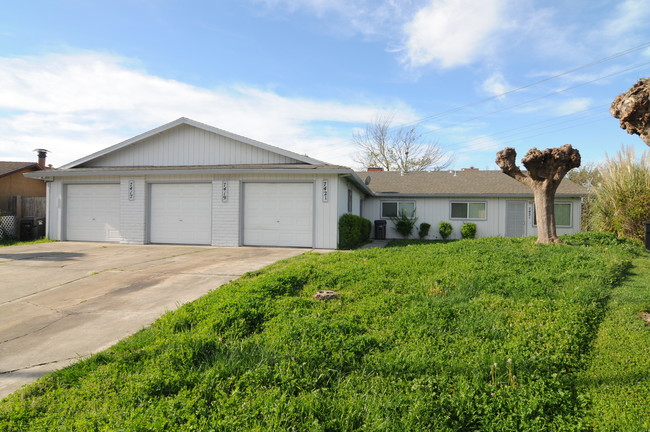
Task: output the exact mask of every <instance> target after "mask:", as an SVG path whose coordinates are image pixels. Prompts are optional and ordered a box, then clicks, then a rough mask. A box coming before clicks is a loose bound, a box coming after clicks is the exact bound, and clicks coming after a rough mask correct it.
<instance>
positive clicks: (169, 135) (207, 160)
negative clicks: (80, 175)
mask: <svg viewBox="0 0 650 432" xmlns="http://www.w3.org/2000/svg"><path fill="white" fill-rule="evenodd" d="M295 162H296V160H295V159H292V158H289V157H286V156H283V155H280V154H277V153H273V152H270V151H267V150H264V149H261V148H258V147H254V146H252V145H249V144H246V143H242V142H240V141H236V140H233V139H231V138H228V137H224V136H222V135H218V134H215V133H213V132H209V131H206V130H203V129H199V128H196V127H193V126H189V125H180V126H177V127H175V128H172V129H169V130H167V131H165V132H162V133H160V134H158V135H155V136H152V137H149V138H147V139H145V140H143V141H139V142H138V143H137V145H131V146H127V147H124V148H123V149H120V150H117V151H115V152H112V153H109V154H107V155H105V156H102V157H99V158H97V159H95V160H93V161H91V162H89V163H88V164H84V166H89V167H132V166H158V167H160V166H198V165H230V164H232V165H235V164H282V163H295Z"/></svg>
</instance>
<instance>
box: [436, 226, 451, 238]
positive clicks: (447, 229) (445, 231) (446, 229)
mask: <svg viewBox="0 0 650 432" xmlns="http://www.w3.org/2000/svg"><path fill="white" fill-rule="evenodd" d="M453 229H454V228H453V227H452V226H451V224H450V223H449V222H440V225H438V232H439V233H440V237H442V239H443V240H447V237H449V236H450V235H451V231H452V230H453Z"/></svg>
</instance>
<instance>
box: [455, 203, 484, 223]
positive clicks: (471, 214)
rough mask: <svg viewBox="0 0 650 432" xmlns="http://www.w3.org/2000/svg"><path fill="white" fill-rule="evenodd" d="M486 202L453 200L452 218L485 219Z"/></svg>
mask: <svg viewBox="0 0 650 432" xmlns="http://www.w3.org/2000/svg"><path fill="white" fill-rule="evenodd" d="M485 217H486V212H485V203H484V202H453V203H451V218H452V219H485Z"/></svg>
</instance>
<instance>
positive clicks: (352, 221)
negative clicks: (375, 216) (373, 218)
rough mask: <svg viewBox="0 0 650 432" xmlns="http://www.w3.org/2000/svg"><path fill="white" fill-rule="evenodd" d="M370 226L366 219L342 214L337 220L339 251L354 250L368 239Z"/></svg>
mask: <svg viewBox="0 0 650 432" xmlns="http://www.w3.org/2000/svg"><path fill="white" fill-rule="evenodd" d="M371 228H372V224H371V222H370V221H369V220H368V219H365V218H362V217H360V216H356V215H353V214H349V213H348V214H344V215H343V216H341V218H340V219H339V249H354V248H357V247H359V246H361V245H362V244H364V243H366V242H367V241H368V240H369V239H370V231H371Z"/></svg>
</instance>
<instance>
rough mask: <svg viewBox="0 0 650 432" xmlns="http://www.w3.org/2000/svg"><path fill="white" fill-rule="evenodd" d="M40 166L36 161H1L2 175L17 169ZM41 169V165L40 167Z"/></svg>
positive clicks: (0, 175)
mask: <svg viewBox="0 0 650 432" xmlns="http://www.w3.org/2000/svg"><path fill="white" fill-rule="evenodd" d="M34 166H35V167H38V164H37V163H35V162H3V161H0V177H4V176H6V175H9V174H11V173H14V172H16V171H20V170H22V169H25V168H32V167H34ZM39 169H40V167H39Z"/></svg>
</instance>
